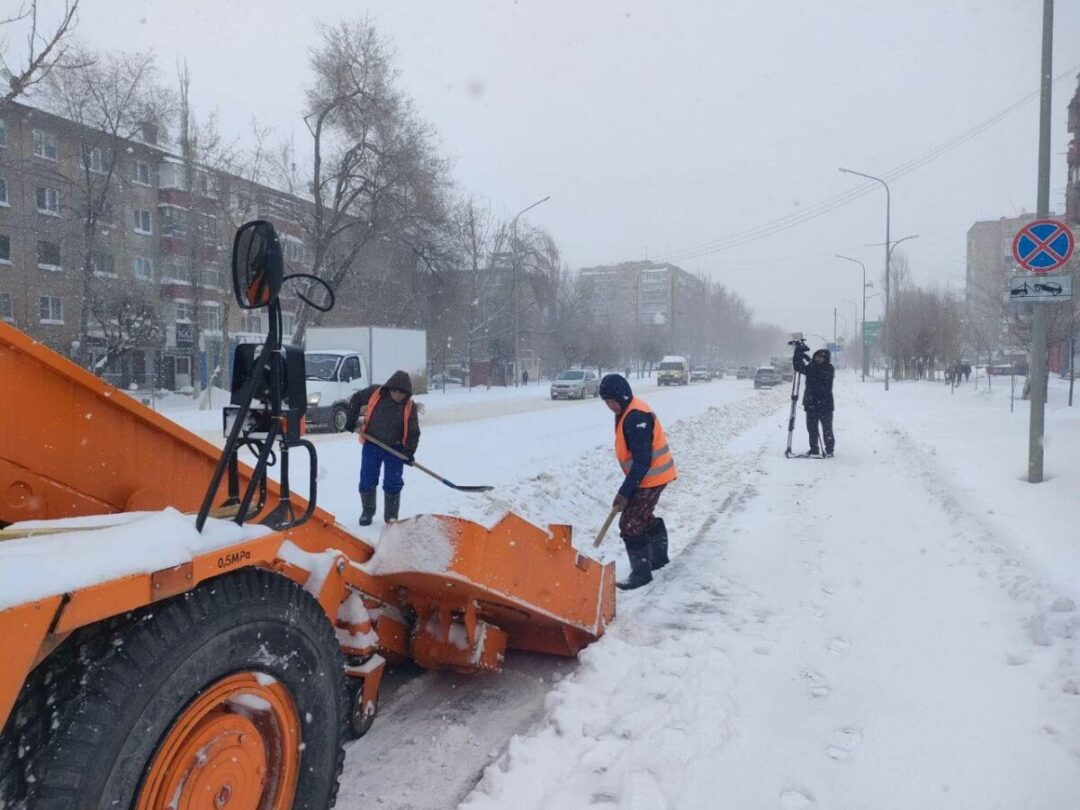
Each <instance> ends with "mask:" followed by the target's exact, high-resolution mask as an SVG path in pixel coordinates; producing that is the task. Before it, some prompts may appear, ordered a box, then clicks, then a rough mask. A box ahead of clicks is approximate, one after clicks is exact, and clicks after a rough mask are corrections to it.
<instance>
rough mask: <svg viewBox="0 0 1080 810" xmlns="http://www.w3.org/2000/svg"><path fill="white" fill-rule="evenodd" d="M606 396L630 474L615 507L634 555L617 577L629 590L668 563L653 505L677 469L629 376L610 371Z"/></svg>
mask: <svg viewBox="0 0 1080 810" xmlns="http://www.w3.org/2000/svg"><path fill="white" fill-rule="evenodd" d="M600 396H601V397H602V398H603V400H604V404H605V405H607V406H608V408H609V409H610V410H611V411H612V412H613V413H614V414H615V458H616V459H617V460H618V462H619V466H620V467H622V471H623V474H624V476H625V477H624V478H623V483H622V486H621V487H619V494H618V495H616V496H615V502H614V503H613V504H612V509H615V510H617V511H619V512H621V513H622V514H621V515H620V516H619V534H621V535H622V539H623V544H624V545H625V546H626V554H627V556H628V557H629V558H630V576H629V577H627V578H626V579H624V580H622V581H620V582H618V583H616V584H617V585H618V587H619V588H621V589H622V590H624V591H626V590H632V589H634V588H640V587H641V586H642V585H647V584H648V583H650V582H652V572H653V571H655V570H657V569H658V568H663V567H664V566H665V565H667V564H668V536H667V527H666V526H665V525H664V520H663V518H658V517H655V516H654V515H653V511H654V510H655V509H656V502H657V501H658V500H659V499H660V493H661V492H663V491H664V487H665V486H667V485H668V484H670V483H671V482H672V481H674V480H675V477H676V474H677V473H676V470H675V459H674V458H673V457H672V455H671V448H670V447H668V442H667V437H666V436H665V435H664V428H663V427H662V426H661V425H660V420H659V419H658V418H657V417H656V414H655V413H653V410H652V408H650V407H649V406H648V405H647V404H646V403H645V401H644V400H643V399H641V398H639V397H635V396H634V392H633V391H632V390H630V383H629V382H627V381H626V378H625V377H623V376H622V375H621V374H608V375H607V376H605V377H604V379H602V380H601V381H600Z"/></svg>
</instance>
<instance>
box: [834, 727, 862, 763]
mask: <svg viewBox="0 0 1080 810" xmlns="http://www.w3.org/2000/svg"><path fill="white" fill-rule="evenodd" d="M861 742H862V732H861V731H859V730H858V729H857V728H838V729H837V730H836V731H834V732H833V733H832V739H831V740H830V741H829V744H828V745H827V746H825V753H826V754H828V755H829V756H830V757H832V758H833V759H835V760H837V761H840V760H842V759H847V758H848V757H849V756H851V753H852V751H854V750H855V749H856V748H858V746H859V743H861Z"/></svg>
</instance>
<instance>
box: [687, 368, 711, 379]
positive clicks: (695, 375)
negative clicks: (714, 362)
mask: <svg viewBox="0 0 1080 810" xmlns="http://www.w3.org/2000/svg"><path fill="white" fill-rule="evenodd" d="M709 377H710V374H709V369H708V368H707V367H706V366H694V370H693V371H691V372H690V380H691V381H692V382H708V381H709Z"/></svg>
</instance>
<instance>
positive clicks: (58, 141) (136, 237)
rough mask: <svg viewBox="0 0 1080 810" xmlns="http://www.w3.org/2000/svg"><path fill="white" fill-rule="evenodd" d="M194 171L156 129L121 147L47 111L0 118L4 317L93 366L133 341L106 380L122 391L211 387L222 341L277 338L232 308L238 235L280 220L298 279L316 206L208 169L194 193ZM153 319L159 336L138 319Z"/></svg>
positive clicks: (12, 112)
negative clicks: (261, 221) (237, 230)
mask: <svg viewBox="0 0 1080 810" xmlns="http://www.w3.org/2000/svg"><path fill="white" fill-rule="evenodd" d="M189 168H190V167H188V166H186V165H185V162H184V160H183V159H182V157H181V156H180V155H179V154H177V153H176V150H175V149H172V148H170V147H169V146H168V145H167V144H164V143H160V142H159V138H158V132H157V128H156V127H155V126H153V125H150V124H147V125H145V126H143V127H142V128H141V129H140V131H139V133H138V135H137V136H136V137H134V138H131V139H122V140H121V139H115V138H113V137H111V136H109V135H107V134H106V133H102V132H99V131H95V130H91V129H89V128H87V127H84V126H82V125H80V124H77V123H75V122H72V121H69V120H66V119H65V118H63V117H60V116H57V115H54V114H52V113H49V112H45V111H43V110H40V109H37V108H35V107H31V106H27V105H23V104H15V103H8V104H6V105H4V106H3V107H2V108H0V318H2V319H3V320H5V321H7V322H9V323H12V324H14V325H15V326H16V327H18V328H19V329H21V330H23V331H24V332H26V333H28V334H29V335H31V336H32V337H34V338H35V339H37V340H39V341H41V342H42V343H44V344H46V345H48V346H50V347H51V348H53V349H54V350H56V351H58V352H60V353H61V354H64V355H67V356H70V357H73V358H80V357H81V358H83V359H84V360H85V359H89V362H90V363H91V364H92V365H104V360H105V358H106V357H107V353H108V352H109V351H110V349H112V353H113V354H114V355H115V354H117V348H116V347H117V345H118V343H119V344H123V345H124V348H123V351H122V353H121V354H120V356H119V357H117V358H116V359H115V360H113V361H112V362H110V363H108V365H107V367H105V368H97V369H96V370H98V371H99V373H101V372H103V373H104V376H106V377H107V378H108V379H109V380H110V381H112V382H114V383H116V384H118V385H122V386H124V387H129V386H133V385H134V386H138V387H148V386H153V387H158V388H161V387H164V388H169V389H173V390H176V389H183V388H186V387H189V386H192V385H194V384H199V385H204V384H205V383H206V381H207V379H208V377H209V375H210V374H211V373H212V372H213V370H214V368H215V367H216V366H217V364H218V358H219V357H221V356H222V354H223V352H222V351H221V350H222V348H223V347H222V344H223V342H225V341H227V342H228V343H229V344H230V346H231V345H232V344H235V343H237V342H241V341H245V340H255V339H259V337H260V336H261V334H262V333H263V332H264V331H265V328H266V323H265V317H266V316H265V314H264V313H245V312H240V311H238V310H237V308H236V307H230V306H229V301H230V298H231V295H232V293H231V282H230V278H229V259H230V252H231V247H232V231H233V228H234V227H235V225H236V224H238V223H239V222H242V221H244V220H246V219H254V218H257V217H261V218H265V219H269V220H271V221H272V222H273V223H274V224H275V226H276V227H277V228H278V231H279V233H280V234H281V236H282V240H283V244H284V248H285V253H286V259H287V262H288V265H289V269H290V270H293V271H297V270H301V269H306V268H307V267H308V266H309V265H310V259H309V255H308V254H309V251H308V250H307V249H306V246H305V245H304V241H303V226H302V220H303V217H304V216H305V215H306V213H307V209H306V208H305V206H310V203H308V202H306V201H304V200H301V199H299V198H296V197H294V196H291V195H288V194H285V193H284V192H281V191H280V190H277V189H273V188H270V187H268V186H264V185H259V184H255V183H252V182H249V181H247V180H245V179H244V178H240V177H236V176H230V175H227V174H222V173H217V172H210V171H207V170H205V169H202V168H198V167H196V169H195V170H194V172H192V173H191V174H192V178H191V182H190V183H189V182H188V176H189ZM189 185H190V186H193V188H189V187H188V186H189ZM90 221H92V222H93V223H94V225H93V228H90V227H88V222H90ZM88 231H89V232H92V238H91V237H90V236H89V234H88ZM88 244H92V249H91V250H89V251H88V250H87V245H88ZM147 309H148V310H149V311H150V312H151V313H152V316H153V319H154V321H155V328H153V329H149V328H146V323H145V321H146V319H145V318H142V317H141V315H139V314H137V313H140V312H143V311H145V310H147ZM125 313H126V314H125ZM132 313H136V314H135V315H133V314H132ZM84 317H85V318H86V321H87V331H86V338H85V339H86V341H87V344H88V345H87V346H85V347H82V346H80V342H81V338H80V336H81V335H82V328H81V324H82V320H83V318H84ZM293 320H294V318H293V315H292V313H287V314H286V324H285V328H286V333H288V332H290V331H291V329H292V328H293V326H294V323H293ZM124 341H127V343H126V344H124V343H123V342H124ZM80 350H83V351H80ZM224 354H225V356H226V357H230V356H231V351H228V352H224ZM227 363H228V360H227V361H226V365H227ZM224 371H225V372H226V373H225V374H223V375H222V376H221V377H220V378H219V380H218V384H226V385H227V379H228V376H227V368H226V369H225V370H224Z"/></svg>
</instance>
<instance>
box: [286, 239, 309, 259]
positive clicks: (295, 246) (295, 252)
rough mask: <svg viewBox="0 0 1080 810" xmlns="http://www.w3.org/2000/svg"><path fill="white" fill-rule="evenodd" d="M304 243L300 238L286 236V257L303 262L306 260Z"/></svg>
mask: <svg viewBox="0 0 1080 810" xmlns="http://www.w3.org/2000/svg"><path fill="white" fill-rule="evenodd" d="M306 252H307V251H305V250H304V243H303V242H301V241H300V240H299V239H292V238H289V237H286V238H285V258H286V259H288V260H289V261H290V262H297V263H299V264H303V263H304V260H305V254H306Z"/></svg>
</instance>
